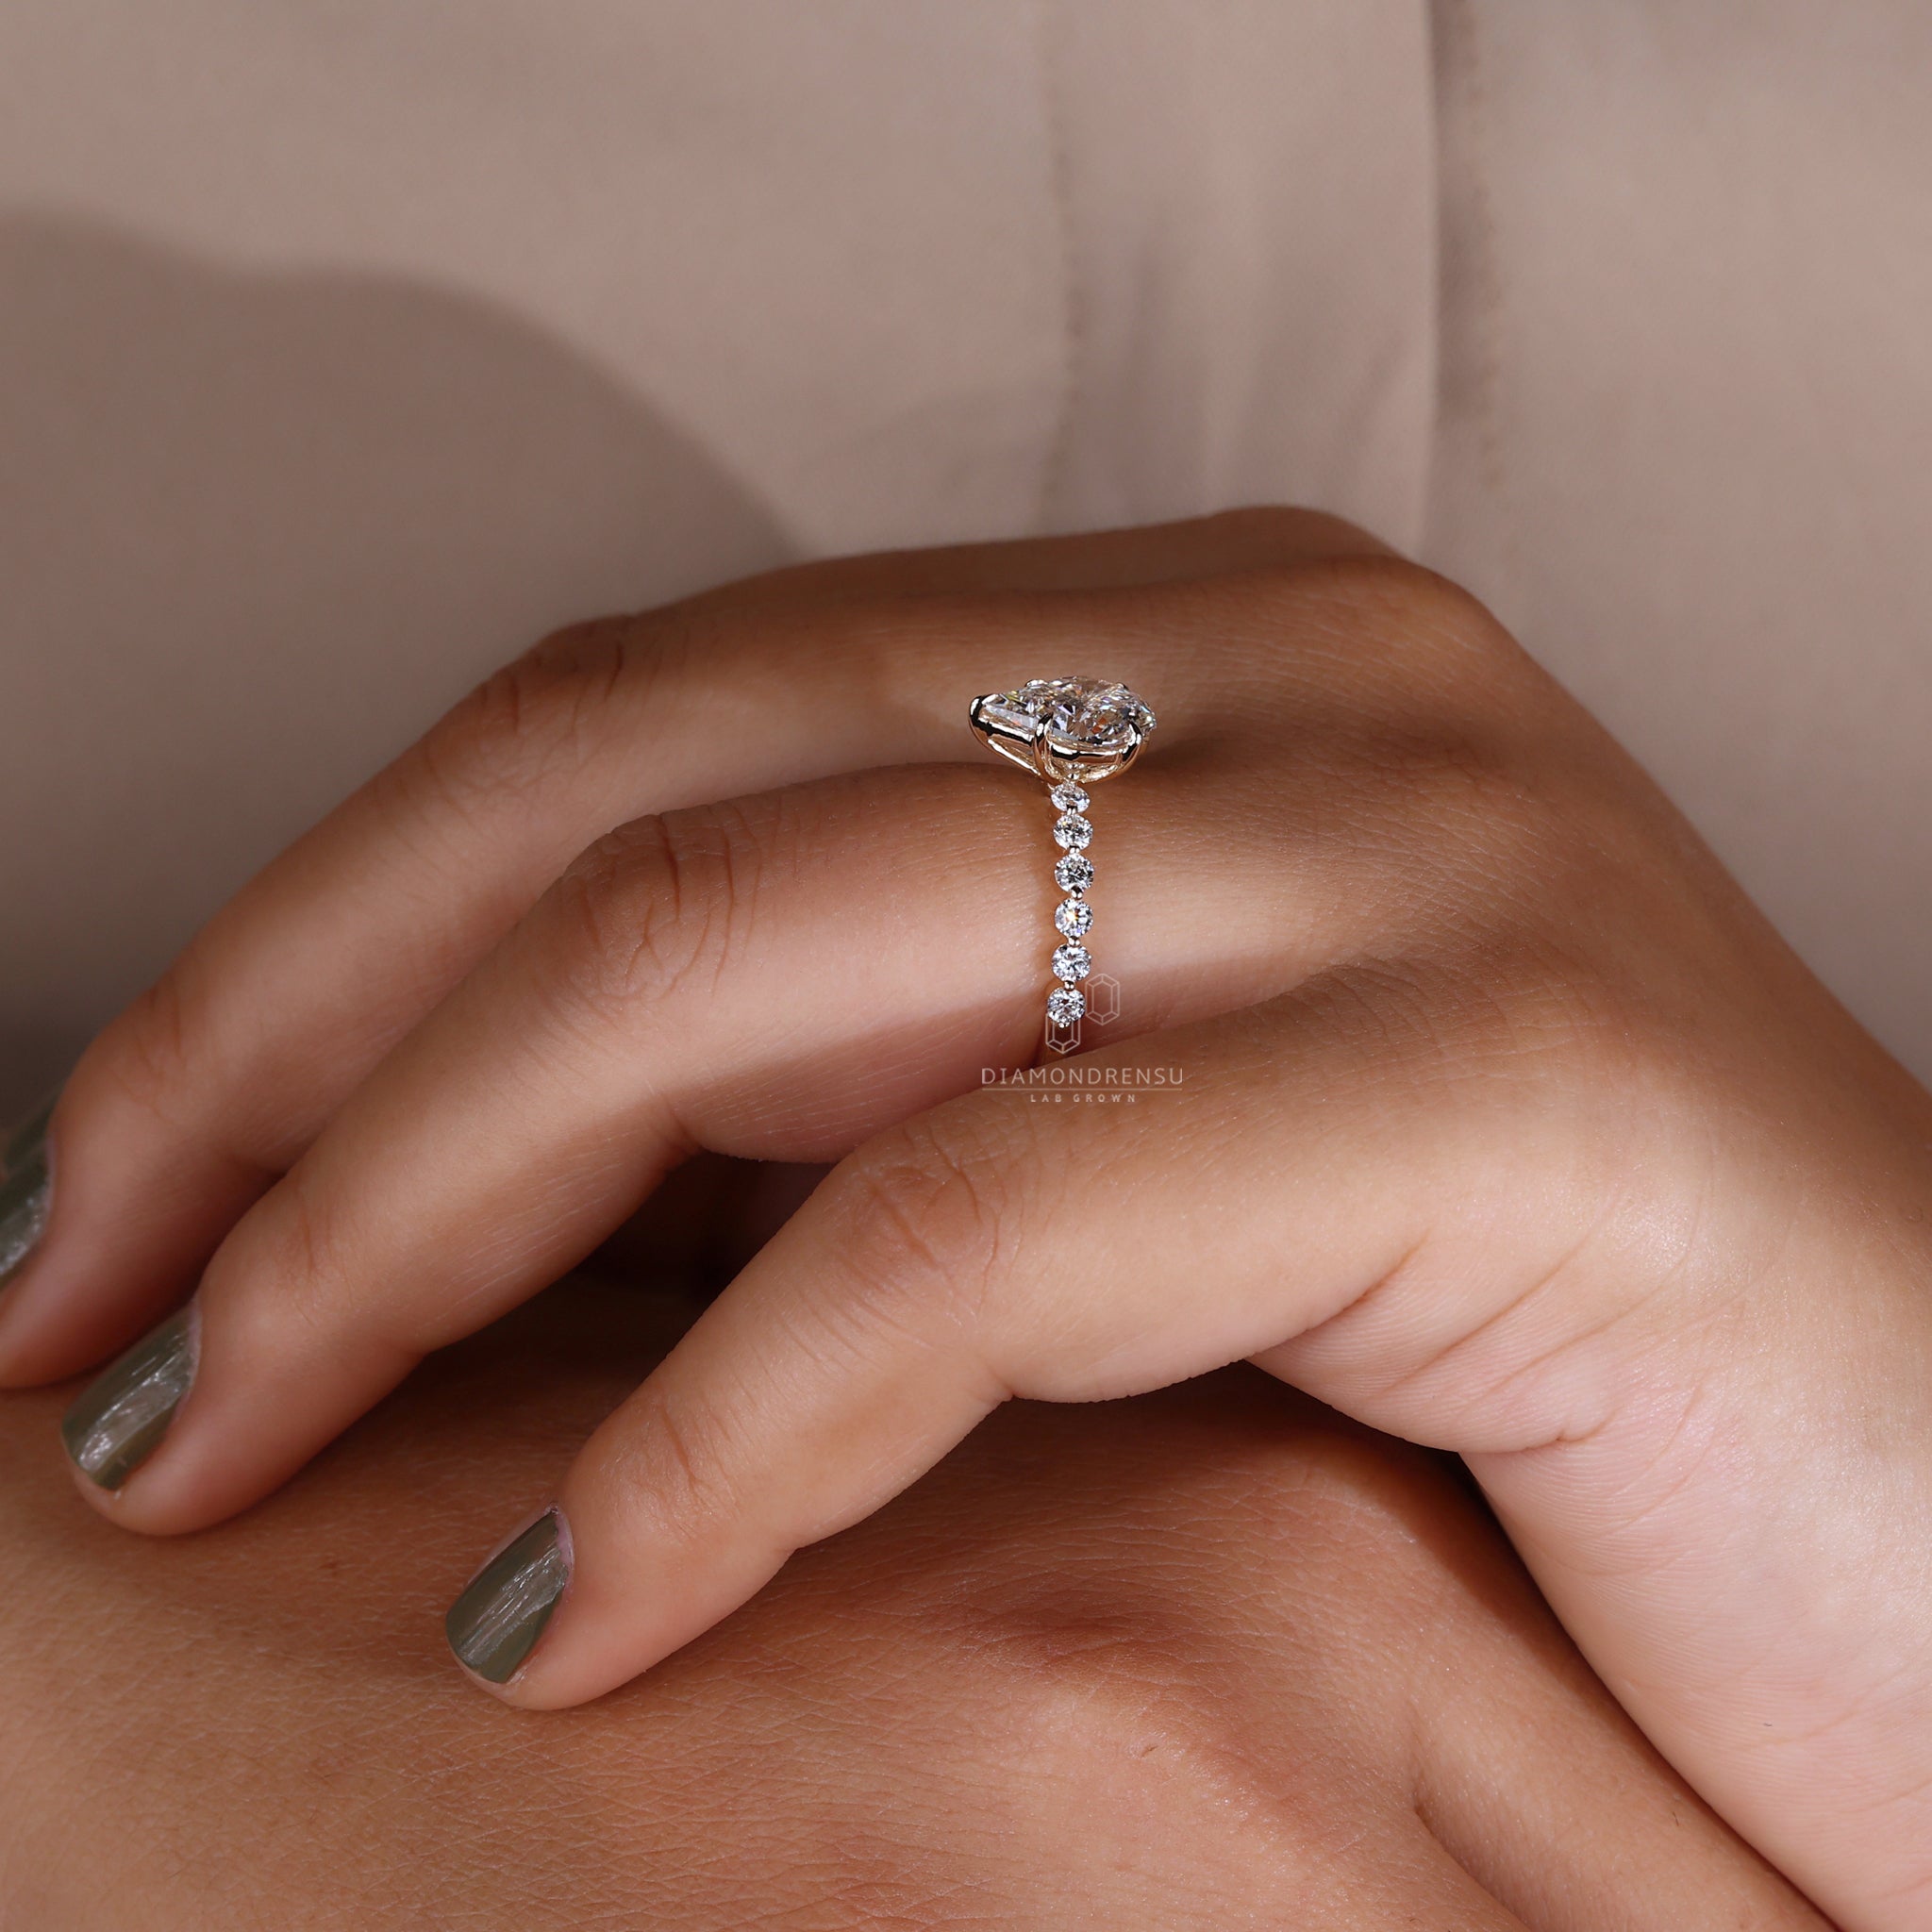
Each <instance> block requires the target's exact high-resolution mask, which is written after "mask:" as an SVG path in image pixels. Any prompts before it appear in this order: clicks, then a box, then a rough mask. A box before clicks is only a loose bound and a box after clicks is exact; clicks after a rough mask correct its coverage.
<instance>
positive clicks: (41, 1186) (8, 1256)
mask: <svg viewBox="0 0 1932 1932" xmlns="http://www.w3.org/2000/svg"><path fill="white" fill-rule="evenodd" d="M53 1118H54V1103H53V1102H52V1101H51V1100H50V1101H48V1103H47V1104H46V1106H45V1107H43V1108H42V1109H41V1110H40V1112H39V1113H37V1114H35V1116H34V1117H33V1119H32V1120H30V1121H29V1122H27V1124H26V1125H25V1126H24V1127H22V1128H21V1130H20V1131H19V1133H17V1134H15V1135H14V1137H13V1138H12V1140H10V1141H8V1143H7V1147H6V1151H5V1152H4V1153H0V1288H5V1287H6V1286H7V1284H8V1282H9V1281H11V1280H12V1279H13V1277H14V1275H15V1274H18V1273H19V1272H20V1268H21V1264H22V1263H23V1262H24V1261H25V1259H26V1257H28V1256H29V1255H30V1254H32V1253H33V1251H34V1243H35V1242H36V1241H39V1240H40V1238H41V1235H42V1232H43V1231H44V1230H45V1228H46V1225H47V1203H48V1201H49V1200H50V1199H51V1197H52V1195H53V1191H54V1190H53V1183H52V1176H51V1175H50V1174H48V1172H47V1124H48V1122H49V1121H51V1120H52V1119H53Z"/></svg>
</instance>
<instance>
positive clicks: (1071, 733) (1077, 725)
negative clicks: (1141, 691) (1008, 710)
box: [1007, 677, 1154, 756]
mask: <svg viewBox="0 0 1932 1932" xmlns="http://www.w3.org/2000/svg"><path fill="white" fill-rule="evenodd" d="M1007 700H1008V703H1009V704H1010V705H1012V706H1013V708H1015V709H1016V710H1020V711H1024V712H1025V713H1026V715H1027V716H1028V717H1032V718H1037V719H1038V720H1039V721H1040V723H1041V725H1043V726H1044V727H1045V729H1046V730H1047V732H1049V733H1050V734H1051V735H1052V737H1053V738H1055V739H1056V740H1057V741H1059V742H1060V743H1062V744H1065V745H1066V746H1067V747H1068V748H1069V749H1070V750H1072V751H1074V752H1076V753H1081V754H1085V755H1090V756H1091V755H1095V754H1099V755H1103V756H1104V755H1106V754H1108V753H1112V752H1122V751H1125V750H1126V749H1127V747H1128V746H1129V745H1131V744H1132V743H1133V742H1134V741H1135V740H1136V738H1137V737H1138V738H1145V737H1146V736H1147V734H1148V733H1149V732H1150V731H1152V730H1153V729H1154V713H1153V712H1152V711H1150V710H1149V709H1148V708H1147V707H1146V706H1145V705H1144V704H1142V703H1141V700H1140V699H1139V698H1137V697H1136V696H1135V695H1134V693H1133V692H1132V691H1129V690H1128V689H1127V688H1126V686H1125V685H1124V684H1110V683H1108V681H1107V680H1106V679H1105V678H1100V677H1036V678H1035V679H1034V680H1033V682H1032V683H1031V684H1023V685H1022V686H1021V687H1020V689H1019V690H1018V691H1008V693H1007Z"/></svg>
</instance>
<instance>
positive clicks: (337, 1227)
mask: <svg viewBox="0 0 1932 1932" xmlns="http://www.w3.org/2000/svg"><path fill="white" fill-rule="evenodd" d="M345 1259H346V1257H344V1256H343V1254H342V1252H341V1224H340V1222H339V1220H338V1217H337V1216H336V1215H334V1214H333V1213H331V1212H330V1211H328V1209H327V1208H326V1207H325V1203H324V1202H323V1201H322V1199H321V1198H320V1196H319V1194H318V1192H317V1191H316V1190H315V1188H314V1187H313V1186H312V1185H311V1184H310V1183H309V1182H308V1180H307V1179H306V1177H305V1176H304V1174H303V1172H302V1171H301V1170H300V1169H297V1170H295V1171H294V1172H293V1173H291V1174H287V1175H285V1176H284V1177H283V1179H282V1180H281V1182H280V1183H279V1184H278V1185H277V1186H276V1188H275V1191H274V1192H273V1193H271V1194H270V1195H268V1196H267V1198H266V1199H265V1200H263V1201H262V1202H261V1203H259V1204H258V1206H257V1207H256V1208H255V1209H254V1210H253V1211H252V1212H251V1213H250V1214H249V1216H248V1217H247V1219H246V1220H245V1221H243V1222H242V1224H241V1225H240V1226H239V1227H238V1228H237V1229H236V1231H235V1233H234V1234H233V1235H231V1236H230V1237H229V1239H228V1241H226V1242H225V1244H224V1245H223V1248H222V1250H221V1252H220V1253H219V1254H218V1255H217V1256H216V1257H215V1260H214V1263H213V1264H212V1266H211V1267H210V1268H209V1270H208V1277H207V1279H206V1281H205V1282H204V1284H203V1290H202V1300H203V1304H204V1306H205V1307H207V1308H208V1310H209V1311H210V1315H211V1318H212V1316H214V1315H218V1316H219V1320H220V1323H221V1327H222V1331H223V1336H224V1341H225V1346H226V1347H227V1348H229V1349H231V1350H233V1351H234V1352H235V1356H236V1358H237V1359H238V1360H240V1361H242V1362H243V1363H256V1364H267V1363H277V1362H288V1361H294V1360H301V1359H304V1358H306V1357H312V1356H313V1355H314V1354H315V1352H316V1351H317V1349H318V1348H319V1347H322V1346H324V1345H325V1341H326V1338H327V1336H328V1335H329V1333H330V1332H331V1331H332V1330H333V1329H334V1328H335V1327H336V1326H337V1324H338V1320H339V1316H340V1312H341V1286H342V1284H343V1283H344V1282H345V1281H347V1280H350V1279H353V1278H354V1277H353V1273H352V1272H351V1271H350V1270H349V1269H348V1268H347V1267H346V1266H345Z"/></svg>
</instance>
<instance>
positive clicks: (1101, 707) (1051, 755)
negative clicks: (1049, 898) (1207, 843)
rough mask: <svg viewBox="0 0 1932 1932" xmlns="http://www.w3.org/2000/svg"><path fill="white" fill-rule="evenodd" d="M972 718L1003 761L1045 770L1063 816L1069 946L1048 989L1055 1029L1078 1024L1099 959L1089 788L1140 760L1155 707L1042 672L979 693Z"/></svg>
mask: <svg viewBox="0 0 1932 1932" xmlns="http://www.w3.org/2000/svg"><path fill="white" fill-rule="evenodd" d="M967 719H968V722H969V723H970V724H972V726H973V728H974V731H975V732H976V733H977V734H978V735H979V736H980V737H981V738H982V739H983V740H985V741H986V742H987V743H988V744H989V745H991V747H992V749H993V750H994V751H996V752H998V753H999V755H1000V756H1001V757H1002V758H1010V759H1011V760H1012V761H1013V762H1014V763H1015V764H1016V765H1024V766H1025V767H1026V769H1027V770H1028V771H1030V772H1035V773H1038V774H1039V775H1040V776H1041V777H1042V778H1044V779H1045V780H1046V782H1047V784H1048V785H1049V786H1050V787H1051V788H1052V790H1051V791H1049V792H1048V794H1047V796H1048V797H1049V798H1050V799H1051V801H1052V803H1053V806H1054V808H1055V810H1056V811H1058V814H1059V816H1058V818H1057V819H1056V820H1055V821H1054V826H1053V836H1054V842H1055V843H1056V844H1057V845H1058V846H1059V848H1060V850H1061V852H1062V853H1063V855H1064V856H1063V857H1062V858H1060V860H1059V861H1058V864H1056V865H1055V867H1054V869H1053V876H1054V883H1055V884H1056V885H1058V887H1059V889H1060V891H1063V892H1064V893H1066V894H1067V896H1066V898H1065V899H1063V900H1062V901H1061V902H1060V904H1059V905H1058V907H1057V908H1055V910H1054V915H1053V923H1054V926H1055V928H1056V930H1057V931H1058V933H1059V934H1060V936H1061V940H1062V943H1061V944H1059V945H1058V946H1057V947H1056V948H1055V950H1054V955H1053V974H1054V977H1055V979H1056V980H1058V982H1059V984H1058V985H1057V986H1056V987H1055V988H1054V990H1053V991H1051V992H1050V993H1048V994H1047V997H1046V1016H1047V1019H1048V1021H1049V1022H1050V1023H1051V1024H1053V1025H1055V1026H1061V1027H1065V1026H1071V1025H1073V1024H1074V1022H1076V1021H1077V1020H1078V1019H1079V1018H1080V1016H1081V1015H1082V1014H1083V1013H1085V1012H1086V1010H1087V996H1086V994H1085V993H1083V992H1082V991H1080V989H1079V987H1078V986H1077V985H1076V984H1075V983H1074V982H1075V981H1077V980H1082V979H1085V978H1086V977H1087V975H1088V974H1089V973H1091V971H1092V969H1093V959H1092V956H1091V954H1090V953H1089V952H1088V950H1087V948H1086V946H1085V945H1083V944H1082V943H1081V941H1082V940H1083V939H1084V938H1085V937H1086V935H1087V933H1088V931H1089V930H1090V929H1091V926H1092V924H1093V908H1092V907H1091V906H1090V905H1089V904H1088V903H1087V899H1086V896H1085V895H1086V891H1087V888H1088V887H1089V886H1091V884H1092V883H1093V861H1092V860H1091V858H1088V857H1087V848H1088V846H1089V845H1091V843H1092V841H1093V825H1092V823H1091V820H1089V819H1088V818H1087V816H1086V812H1087V808H1088V807H1089V806H1090V805H1091V803H1092V801H1091V798H1090V797H1089V796H1088V793H1087V789H1086V788H1087V787H1088V786H1090V785H1097V784H1099V783H1100V781H1101V780H1102V779H1104V778H1112V777H1115V776H1117V775H1118V774H1120V773H1122V772H1124V771H1125V770H1126V769H1127V767H1128V766H1129V765H1130V764H1132V763H1133V762H1134V760H1135V758H1138V757H1139V756H1140V753H1141V746H1142V745H1143V744H1145V743H1146V741H1147V740H1148V739H1149V737H1151V736H1152V734H1153V731H1154V713H1153V712H1152V711H1150V710H1149V709H1148V708H1147V707H1146V706H1145V705H1144V704H1143V703H1142V702H1141V699H1139V698H1138V697H1136V696H1135V695H1134V693H1133V692H1132V691H1129V690H1128V689H1127V688H1126V686H1125V685H1124V684H1113V683H1109V682H1108V680H1106V679H1104V678H1099V677H1038V678H1035V679H1034V680H1033V681H1032V682H1031V683H1030V684H1023V685H1021V686H1020V687H1019V689H1018V690H1017V691H992V692H990V693H989V694H988V695H987V696H985V697H979V698H974V700H973V703H972V705H971V706H970V707H969V708H968V709H967ZM1061 1050H1062V1051H1064V1048H1062V1049H1061Z"/></svg>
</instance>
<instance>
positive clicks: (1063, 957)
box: [1053, 940, 1093, 986]
mask: <svg viewBox="0 0 1932 1932" xmlns="http://www.w3.org/2000/svg"><path fill="white" fill-rule="evenodd" d="M1092 971H1093V958H1092V956H1091V954H1090V953H1089V952H1088V950H1087V948H1086V947H1085V946H1083V945H1081V944H1080V943H1079V941H1077V940H1076V941H1073V942H1071V943H1070V944H1067V945H1064V946H1060V947H1058V948H1057V949H1056V950H1055V952H1054V956H1053V976H1054V977H1055V978H1056V979H1064V980H1065V981H1066V982H1067V983H1068V984H1069V985H1070V986H1071V985H1072V984H1073V982H1074V980H1076V979H1085V978H1086V977H1087V975H1088V974H1090V973H1091V972H1092Z"/></svg>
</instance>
